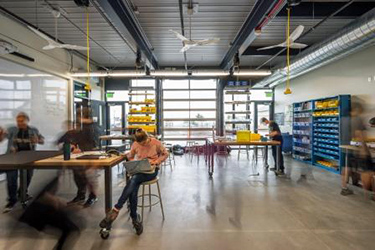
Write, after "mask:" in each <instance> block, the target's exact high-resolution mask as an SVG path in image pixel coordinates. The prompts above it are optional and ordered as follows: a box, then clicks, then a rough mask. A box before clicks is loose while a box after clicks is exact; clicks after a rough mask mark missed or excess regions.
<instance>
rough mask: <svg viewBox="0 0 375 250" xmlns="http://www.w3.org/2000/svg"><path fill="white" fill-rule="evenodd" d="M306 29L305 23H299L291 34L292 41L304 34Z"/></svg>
mask: <svg viewBox="0 0 375 250" xmlns="http://www.w3.org/2000/svg"><path fill="white" fill-rule="evenodd" d="M304 29H305V27H304V26H303V25H298V27H297V28H296V29H295V30H294V31H293V32H292V34H290V36H289V38H290V41H291V43H293V42H294V41H295V40H297V39H298V38H299V37H300V36H301V35H302V33H303V30H304Z"/></svg>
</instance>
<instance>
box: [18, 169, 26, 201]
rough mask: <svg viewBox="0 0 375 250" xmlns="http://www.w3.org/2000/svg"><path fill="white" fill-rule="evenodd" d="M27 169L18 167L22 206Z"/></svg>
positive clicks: (24, 196) (24, 198)
mask: <svg viewBox="0 0 375 250" xmlns="http://www.w3.org/2000/svg"><path fill="white" fill-rule="evenodd" d="M26 191H27V170H26V169H20V198H21V204H22V206H23V207H26V202H27V201H26Z"/></svg>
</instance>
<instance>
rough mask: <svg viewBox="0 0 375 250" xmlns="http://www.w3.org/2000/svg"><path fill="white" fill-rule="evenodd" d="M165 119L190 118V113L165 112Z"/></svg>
mask: <svg viewBox="0 0 375 250" xmlns="http://www.w3.org/2000/svg"><path fill="white" fill-rule="evenodd" d="M163 116H164V119H170V118H188V117H189V111H177V112H176V111H165V112H164V113H163Z"/></svg>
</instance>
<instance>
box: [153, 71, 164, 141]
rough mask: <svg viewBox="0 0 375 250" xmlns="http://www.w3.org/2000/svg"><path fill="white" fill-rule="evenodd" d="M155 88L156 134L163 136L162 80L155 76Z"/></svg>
mask: <svg viewBox="0 0 375 250" xmlns="http://www.w3.org/2000/svg"><path fill="white" fill-rule="evenodd" d="M155 81H156V82H155V84H156V88H155V101H156V133H157V134H158V135H162V138H163V137H164V130H163V123H162V121H163V88H162V81H161V79H160V78H156V80H155Z"/></svg>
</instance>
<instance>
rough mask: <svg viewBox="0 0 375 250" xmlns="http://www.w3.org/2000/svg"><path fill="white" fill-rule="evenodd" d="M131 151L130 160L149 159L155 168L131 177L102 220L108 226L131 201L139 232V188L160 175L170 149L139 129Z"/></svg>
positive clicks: (135, 226)
mask: <svg viewBox="0 0 375 250" xmlns="http://www.w3.org/2000/svg"><path fill="white" fill-rule="evenodd" d="M134 137H135V142H134V143H133V145H132V147H131V150H130V152H129V153H128V154H127V157H128V159H129V160H143V159H148V160H149V161H150V164H151V165H152V166H153V168H154V170H153V171H151V172H150V173H139V174H135V175H133V176H132V177H131V179H130V180H129V181H128V183H127V184H126V186H125V188H124V190H123V191H122V194H121V196H120V198H119V199H118V202H117V204H116V205H115V206H114V207H113V208H112V210H111V211H109V212H108V213H107V215H106V217H105V218H104V219H103V220H102V221H101V222H100V227H101V228H108V227H110V226H111V224H112V222H113V221H114V220H115V219H116V218H117V216H118V214H119V212H120V210H121V209H122V207H123V206H124V204H125V202H126V201H127V200H128V199H129V202H130V217H131V218H132V222H133V227H134V229H135V230H136V232H137V234H138V235H140V234H142V232H143V225H142V221H141V218H140V215H139V214H137V200H138V189H139V187H140V185H141V184H142V183H143V182H147V181H151V180H153V179H155V177H156V176H157V175H158V172H159V168H160V164H161V163H162V162H163V161H165V160H166V159H167V158H168V151H167V150H166V149H165V147H164V146H163V144H162V143H161V142H160V141H158V140H157V139H155V138H151V137H149V136H148V134H147V132H145V131H144V130H142V129H138V130H137V131H136V133H135V135H134Z"/></svg>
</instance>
